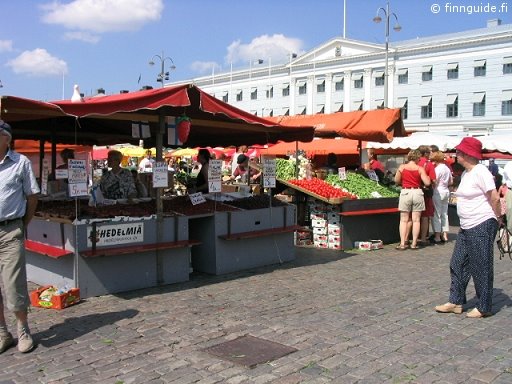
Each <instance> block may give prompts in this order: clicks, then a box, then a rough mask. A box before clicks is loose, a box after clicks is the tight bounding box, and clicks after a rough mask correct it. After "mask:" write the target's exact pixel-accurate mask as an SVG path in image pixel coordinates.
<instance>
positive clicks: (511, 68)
mask: <svg viewBox="0 0 512 384" xmlns="http://www.w3.org/2000/svg"><path fill="white" fill-rule="evenodd" d="M510 73H512V56H511V57H505V59H504V60H503V74H504V75H508V74H510Z"/></svg>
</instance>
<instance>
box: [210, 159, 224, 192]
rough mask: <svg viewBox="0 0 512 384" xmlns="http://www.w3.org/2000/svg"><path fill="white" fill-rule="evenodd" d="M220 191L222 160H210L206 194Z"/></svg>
mask: <svg viewBox="0 0 512 384" xmlns="http://www.w3.org/2000/svg"><path fill="white" fill-rule="evenodd" d="M221 190H222V160H210V162H209V166H208V192H210V193H211V192H221Z"/></svg>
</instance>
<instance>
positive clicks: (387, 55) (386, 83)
mask: <svg viewBox="0 0 512 384" xmlns="http://www.w3.org/2000/svg"><path fill="white" fill-rule="evenodd" d="M389 16H390V14H389V1H388V2H387V3H386V63H385V65H384V108H387V107H388V81H389V79H388V57H389Z"/></svg>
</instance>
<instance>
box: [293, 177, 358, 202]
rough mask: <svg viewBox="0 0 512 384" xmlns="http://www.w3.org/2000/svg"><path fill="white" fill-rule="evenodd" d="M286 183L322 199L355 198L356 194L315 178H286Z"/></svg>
mask: <svg viewBox="0 0 512 384" xmlns="http://www.w3.org/2000/svg"><path fill="white" fill-rule="evenodd" d="M288 183H289V184H292V185H295V186H297V187H299V188H301V189H302V190H303V191H304V192H306V193H309V194H312V195H316V196H320V197H321V198H324V199H357V196H356V195H354V194H353V193H351V192H346V191H343V190H342V189H340V188H336V187H334V186H332V185H331V184H329V183H326V182H325V181H323V180H320V179H317V178H312V179H303V180H297V179H291V180H288Z"/></svg>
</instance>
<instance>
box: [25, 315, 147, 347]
mask: <svg viewBox="0 0 512 384" xmlns="http://www.w3.org/2000/svg"><path fill="white" fill-rule="evenodd" d="M138 313H139V311H137V310H135V309H127V310H124V311H119V312H109V313H99V314H91V315H86V316H80V317H70V318H68V319H65V320H64V321H63V322H61V323H59V324H54V325H52V326H51V327H50V328H48V329H47V330H45V331H42V332H38V333H36V334H34V335H33V336H34V339H35V340H37V343H38V344H40V345H42V346H44V347H47V348H50V347H53V346H56V345H59V344H61V343H63V342H65V341H68V340H73V339H76V338H78V337H80V336H82V335H85V334H87V333H89V332H92V331H95V330H96V329H98V328H102V327H105V326H106V325H111V324H114V323H116V322H118V321H120V320H123V319H129V318H132V317H134V316H136V315H137V314H138Z"/></svg>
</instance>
